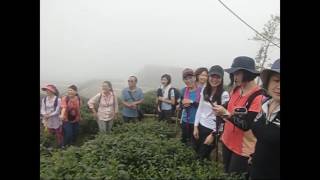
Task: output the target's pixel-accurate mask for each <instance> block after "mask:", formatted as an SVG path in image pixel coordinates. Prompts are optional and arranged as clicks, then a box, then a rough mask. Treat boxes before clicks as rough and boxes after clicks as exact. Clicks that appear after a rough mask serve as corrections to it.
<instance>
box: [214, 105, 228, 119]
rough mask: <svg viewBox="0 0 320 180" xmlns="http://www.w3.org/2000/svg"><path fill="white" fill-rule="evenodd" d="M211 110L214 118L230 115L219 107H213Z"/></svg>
mask: <svg viewBox="0 0 320 180" xmlns="http://www.w3.org/2000/svg"><path fill="white" fill-rule="evenodd" d="M212 109H213V111H214V113H215V115H216V116H221V117H223V116H227V115H230V113H229V112H228V111H227V110H226V109H225V108H224V107H223V106H221V105H215V106H214V107H213V108H212Z"/></svg>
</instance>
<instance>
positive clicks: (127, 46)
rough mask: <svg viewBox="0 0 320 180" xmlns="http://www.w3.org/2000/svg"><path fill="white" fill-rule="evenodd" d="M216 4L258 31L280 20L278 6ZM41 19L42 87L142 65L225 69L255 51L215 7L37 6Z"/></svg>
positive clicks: (158, 0) (168, 0)
mask: <svg viewBox="0 0 320 180" xmlns="http://www.w3.org/2000/svg"><path fill="white" fill-rule="evenodd" d="M223 2H224V3H226V4H227V5H228V6H229V7H230V8H231V9H232V10H234V11H235V12H236V13H237V14H238V15H239V16H240V17H242V18H243V19H244V20H246V21H247V22H248V23H249V24H250V25H252V26H253V27H255V28H256V29H257V30H259V31H261V30H262V28H263V25H264V24H265V23H266V22H267V21H268V20H269V19H270V15H271V14H276V15H279V14H280V0H223ZM40 19H41V20H40V65H41V69H40V73H41V75H40V77H41V80H48V79H52V80H61V79H62V80H63V79H65V80H79V79H82V80H89V79H92V78H106V77H108V78H118V79H119V78H120V79H122V78H127V76H128V75H130V74H134V73H136V72H137V71H139V70H140V69H141V68H142V67H143V66H144V65H145V64H155V65H167V66H178V67H191V68H197V67H199V66H205V67H208V68H209V67H210V66H212V65H216V64H219V65H221V66H222V67H223V68H227V67H229V66H230V65H231V63H232V60H233V58H235V57H236V56H240V55H247V56H250V57H252V58H254V57H255V55H256V53H257V51H258V49H259V47H260V45H259V43H257V42H255V41H250V40H248V39H249V38H252V37H253V36H254V35H255V33H254V32H253V31H252V30H251V29H249V28H248V27H247V26H245V25H244V24H243V23H242V22H241V21H239V20H238V19H236V17H234V16H233V15H232V14H231V13H230V12H229V11H227V9H225V8H224V7H223V6H222V5H221V4H220V3H219V2H218V0H41V1H40ZM279 55H280V50H279V49H278V48H273V49H271V58H272V59H277V58H279Z"/></svg>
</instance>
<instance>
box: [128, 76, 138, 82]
mask: <svg viewBox="0 0 320 180" xmlns="http://www.w3.org/2000/svg"><path fill="white" fill-rule="evenodd" d="M129 77H133V78H134V79H135V81H136V82H138V78H137V77H136V76H133V75H131V76H129Z"/></svg>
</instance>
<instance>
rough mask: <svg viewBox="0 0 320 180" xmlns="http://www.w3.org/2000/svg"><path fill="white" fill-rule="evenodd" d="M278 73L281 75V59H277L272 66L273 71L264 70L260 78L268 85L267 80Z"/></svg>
mask: <svg viewBox="0 0 320 180" xmlns="http://www.w3.org/2000/svg"><path fill="white" fill-rule="evenodd" d="M273 72H276V73H279V74H280V59H277V60H276V61H275V62H274V63H273V64H272V66H271V69H264V70H263V71H261V73H260V78H261V81H262V83H263V84H266V83H267V80H268V78H269V76H270V74H271V73H273Z"/></svg>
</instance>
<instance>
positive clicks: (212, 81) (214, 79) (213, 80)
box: [209, 74, 222, 87]
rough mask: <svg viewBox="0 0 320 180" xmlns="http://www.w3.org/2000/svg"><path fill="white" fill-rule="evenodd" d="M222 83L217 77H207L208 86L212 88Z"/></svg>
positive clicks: (214, 75)
mask: <svg viewBox="0 0 320 180" xmlns="http://www.w3.org/2000/svg"><path fill="white" fill-rule="evenodd" d="M221 82H222V79H221V77H220V76H219V75H216V74H213V75H211V76H209V84H210V86H212V87H218V86H219V85H220V84H221Z"/></svg>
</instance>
